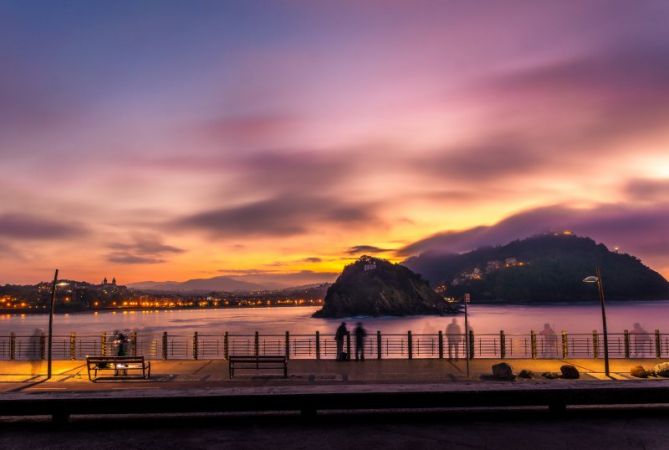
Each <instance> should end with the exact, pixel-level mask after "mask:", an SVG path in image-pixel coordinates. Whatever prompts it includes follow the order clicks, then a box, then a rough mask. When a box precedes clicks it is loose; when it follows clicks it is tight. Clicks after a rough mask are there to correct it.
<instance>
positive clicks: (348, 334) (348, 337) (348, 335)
mask: <svg viewBox="0 0 669 450" xmlns="http://www.w3.org/2000/svg"><path fill="white" fill-rule="evenodd" d="M346 359H351V332H350V331H347V332H346Z"/></svg>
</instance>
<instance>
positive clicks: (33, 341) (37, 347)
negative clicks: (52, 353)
mask: <svg viewBox="0 0 669 450" xmlns="http://www.w3.org/2000/svg"><path fill="white" fill-rule="evenodd" d="M29 357H30V372H31V375H37V374H38V373H39V369H40V367H41V365H42V330H40V329H39V328H35V329H34V330H33V334H32V336H30V353H29Z"/></svg>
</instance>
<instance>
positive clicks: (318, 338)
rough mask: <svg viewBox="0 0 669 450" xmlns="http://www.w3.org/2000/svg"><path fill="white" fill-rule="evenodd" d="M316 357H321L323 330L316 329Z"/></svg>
mask: <svg viewBox="0 0 669 450" xmlns="http://www.w3.org/2000/svg"><path fill="white" fill-rule="evenodd" d="M316 359H321V332H320V331H316Z"/></svg>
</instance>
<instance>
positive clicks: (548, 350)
mask: <svg viewBox="0 0 669 450" xmlns="http://www.w3.org/2000/svg"><path fill="white" fill-rule="evenodd" d="M539 335H540V336H542V337H543V341H544V345H543V349H542V352H541V354H542V356H543V357H545V358H550V357H552V356H556V355H557V335H556V334H555V331H553V329H552V328H551V326H550V324H548V323H545V324H544V329H543V330H541V331H540V332H539Z"/></svg>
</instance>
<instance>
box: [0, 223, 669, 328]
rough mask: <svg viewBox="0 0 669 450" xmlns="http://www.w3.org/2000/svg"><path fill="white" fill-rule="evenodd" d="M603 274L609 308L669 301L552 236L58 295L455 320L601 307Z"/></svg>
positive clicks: (37, 309)
mask: <svg viewBox="0 0 669 450" xmlns="http://www.w3.org/2000/svg"><path fill="white" fill-rule="evenodd" d="M595 267H599V268H600V269H601V272H602V279H603V282H604V288H605V292H606V298H607V299H608V300H620V301H632V300H666V299H669V283H668V282H667V280H666V279H665V278H664V277H663V276H662V275H660V274H659V273H657V272H656V271H654V270H652V269H651V268H649V267H647V266H645V265H644V264H643V263H642V262H641V261H640V260H639V259H638V258H636V257H634V256H632V255H629V254H626V253H621V252H619V251H617V250H613V251H611V250H609V249H608V248H607V247H606V246H605V245H603V244H598V243H596V242H595V241H594V240H592V239H590V238H587V237H579V236H574V235H570V234H563V233H551V234H544V235H538V236H534V237H530V238H526V239H520V240H515V241H513V242H510V243H508V244H505V245H499V246H494V247H493V246H491V247H483V248H479V249H476V250H473V251H470V252H466V253H459V254H452V253H441V252H436V251H427V252H424V253H422V254H419V255H417V256H415V257H411V258H409V259H407V260H405V261H403V262H402V263H400V264H393V263H390V262H388V261H385V260H383V259H379V258H373V257H370V256H363V257H361V258H360V259H359V260H358V261H356V262H354V263H352V264H350V265H349V266H347V267H346V268H344V270H343V271H342V273H341V274H340V276H339V277H338V278H337V280H336V281H335V283H334V284H329V283H321V284H316V285H307V286H298V287H294V288H285V289H254V288H255V286H252V285H251V286H250V287H248V286H245V285H244V282H242V281H239V280H234V279H227V278H226V279H223V277H214V278H211V279H201V280H189V281H186V282H159V283H156V282H145V283H137V284H134V285H130V286H122V285H119V284H117V283H116V280H114V279H112V281H111V282H108V281H107V280H106V279H105V280H103V281H102V282H101V283H99V284H92V283H87V282H82V281H74V280H65V281H66V282H67V285H66V286H64V287H59V288H58V289H57V291H56V293H57V311H59V312H76V311H95V310H105V309H180V308H237V307H240V308H242V307H266V306H323V308H322V309H321V310H320V311H319V312H318V313H317V315H318V316H320V317H341V316H346V315H348V316H355V315H370V316H380V315H417V314H450V313H453V312H455V309H454V307H453V303H454V302H457V301H460V300H461V299H462V297H463V296H464V294H465V293H470V294H471V295H472V298H474V299H475V301H476V303H477V304H486V303H488V304H550V303H576V304H578V303H582V302H590V301H592V300H593V299H596V293H595V292H594V290H593V288H592V286H589V285H587V284H585V283H583V282H582V280H583V278H585V277H586V276H589V275H592V274H593V272H594V270H595ZM221 286H222V287H225V288H226V289H220V287H221ZM217 288H218V289H217ZM228 289H229V290H228ZM50 296H51V283H50V282H42V283H38V284H35V285H12V284H6V285H4V286H0V312H5V313H44V312H47V310H48V305H49V302H50Z"/></svg>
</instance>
